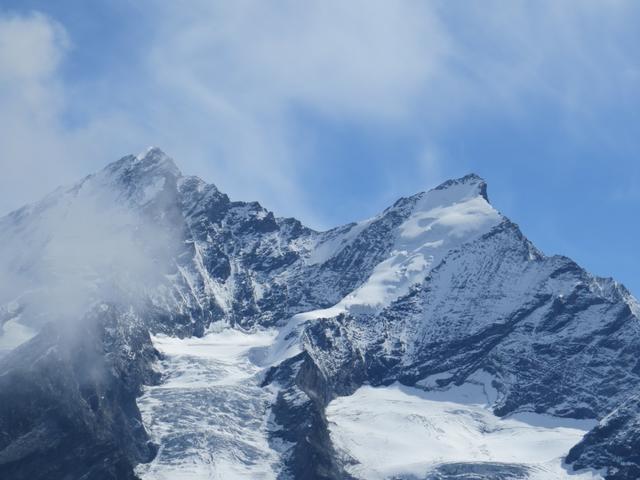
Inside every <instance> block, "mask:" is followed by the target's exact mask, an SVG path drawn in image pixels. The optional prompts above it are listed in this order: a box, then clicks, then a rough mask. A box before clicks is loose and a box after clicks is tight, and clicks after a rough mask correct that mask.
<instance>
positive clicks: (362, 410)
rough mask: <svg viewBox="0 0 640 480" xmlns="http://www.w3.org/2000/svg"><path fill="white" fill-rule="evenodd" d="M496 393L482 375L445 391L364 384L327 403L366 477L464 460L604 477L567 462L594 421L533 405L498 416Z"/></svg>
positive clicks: (535, 475) (558, 479) (337, 433)
mask: <svg viewBox="0 0 640 480" xmlns="http://www.w3.org/2000/svg"><path fill="white" fill-rule="evenodd" d="M479 380H482V379H479ZM492 395H493V393H492V392H489V391H487V390H486V385H484V384H483V382H482V381H478V382H474V383H472V384H465V385H462V386H460V387H454V388H451V389H449V390H446V391H440V392H438V391H436V392H425V391H423V390H420V389H417V388H411V387H406V386H402V385H400V384H394V385H391V386H389V387H380V388H373V387H371V386H364V387H361V388H360V389H358V390H357V391H356V392H355V393H354V394H353V395H351V396H349V397H339V398H337V399H335V400H334V401H332V402H331V403H330V404H329V406H328V408H327V418H328V420H329V422H330V431H331V439H332V441H333V442H334V445H335V446H336V447H337V449H338V450H339V451H340V452H341V453H343V454H344V455H345V456H346V457H347V458H350V459H351V460H352V464H351V465H349V466H348V468H347V469H348V471H349V473H351V474H352V475H354V476H355V477H357V478H363V479H371V480H373V479H386V478H391V477H393V478H410V477H411V476H412V475H414V476H417V478H422V477H423V476H424V475H425V474H427V473H429V472H430V471H433V470H434V469H436V468H438V467H441V466H442V465H447V464H460V463H470V464H471V463H472V464H478V463H481V464H484V465H495V468H501V465H502V466H507V465H510V466H513V465H517V466H519V467H522V468H523V469H524V470H525V471H526V472H527V475H528V478H530V479H535V480H549V479H554V480H563V479H566V480H569V479H573V480H598V479H601V478H602V477H601V476H599V475H598V474H597V473H595V472H590V471H589V472H569V471H567V470H565V468H563V463H562V462H563V458H564V456H565V455H566V454H567V453H568V451H569V449H570V448H571V447H572V446H573V445H575V444H576V443H578V442H579V441H580V439H581V438H582V437H583V436H584V434H585V433H586V432H587V430H588V429H589V428H591V427H592V426H593V422H590V421H580V420H571V419H561V418H556V417H551V416H548V415H537V414H533V413H522V414H517V415H513V416H511V417H508V418H499V417H496V416H495V415H494V414H493V413H492V411H491V410H490V408H489V402H490V401H491V399H492ZM411 478H413V477H411Z"/></svg>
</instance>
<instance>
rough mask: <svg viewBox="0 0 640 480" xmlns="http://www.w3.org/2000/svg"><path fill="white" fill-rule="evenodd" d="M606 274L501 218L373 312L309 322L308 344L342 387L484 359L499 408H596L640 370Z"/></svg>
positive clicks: (459, 373)
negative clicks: (539, 245)
mask: <svg viewBox="0 0 640 480" xmlns="http://www.w3.org/2000/svg"><path fill="white" fill-rule="evenodd" d="M609 283H610V282H607V281H606V280H601V279H597V278H594V277H591V276H590V275H588V274H587V273H586V272H584V271H583V270H582V269H581V268H580V267H578V266H577V265H576V264H575V263H574V262H572V261H571V260H569V259H567V258H564V257H544V256H542V255H541V254H540V253H539V252H538V251H536V250H535V248H533V246H532V245H531V244H530V243H529V242H528V241H527V240H526V239H525V238H524V237H523V236H522V234H521V233H520V232H519V230H518V228H517V227H516V226H515V225H513V224H512V223H510V222H508V221H504V222H503V223H502V224H500V225H499V226H497V227H495V228H494V229H492V230H491V232H489V233H487V234H486V235H484V236H482V237H481V238H479V239H477V240H475V241H473V242H472V243H469V244H466V245H465V246H464V248H460V249H455V250H452V251H450V252H449V254H448V256H447V257H445V259H444V260H443V262H442V263H441V264H439V265H438V266H437V267H436V268H434V269H433V270H432V271H431V273H430V274H429V276H428V277H427V278H426V279H425V281H424V282H423V283H421V284H419V285H416V286H414V287H413V289H412V291H411V292H410V293H409V294H407V295H406V296H403V297H401V298H399V299H398V300H396V301H395V302H394V303H392V304H391V305H390V306H389V307H387V308H385V309H384V310H383V311H381V312H380V313H379V314H377V315H373V316H371V315H360V316H358V315H342V316H340V317H337V318H335V319H332V320H330V321H323V322H318V323H316V324H314V325H313V326H312V327H310V329H309V331H308V334H307V336H306V338H307V348H308V350H309V351H310V352H312V355H313V356H314V358H316V360H317V363H318V364H319V366H320V368H321V369H322V371H323V372H324V373H325V375H326V377H327V378H329V379H331V381H333V382H334V383H335V385H336V387H335V390H336V391H337V392H338V393H341V394H344V393H350V392H349V388H350V387H352V386H357V385H359V384H361V383H362V381H363V380H364V379H366V380H368V381H370V382H373V383H376V384H384V383H390V382H392V381H395V380H402V381H403V383H406V384H414V383H415V382H417V381H419V380H422V379H424V378H425V377H428V376H432V375H438V377H439V378H438V380H437V385H438V386H440V387H442V386H445V385H447V384H449V383H455V384H460V383H462V382H463V381H464V380H465V379H466V378H467V377H468V376H469V375H470V374H472V373H474V372H475V371H477V370H479V369H483V370H486V371H487V372H490V373H491V374H492V375H493V376H494V382H495V386H496V387H497V388H498V390H499V392H500V393H501V396H500V399H499V400H498V402H497V404H496V405H495V408H496V412H497V413H499V414H500V415H505V414H508V413H511V412H513V411H515V410H523V409H526V410H532V411H539V412H547V413H550V414H553V415H557V416H566V417H572V418H601V417H602V416H604V415H605V414H606V413H607V412H609V411H611V410H612V409H613V408H615V406H617V405H619V404H620V403H621V402H622V401H623V400H624V399H625V398H626V397H627V396H629V395H630V394H631V393H632V392H633V391H634V390H636V389H637V385H638V384H639V380H640V378H639V375H640V370H639V368H638V358H640V356H639V354H640V338H638V337H637V336H636V335H630V332H635V331H636V329H637V322H638V318H637V317H636V316H635V315H634V314H633V313H632V311H631V308H630V306H629V305H628V304H627V303H626V302H625V301H624V297H623V295H624V292H623V291H622V290H618V289H616V288H611V286H610V285H609ZM345 376H347V377H351V378H345ZM586 385H588V388H585V386H586ZM345 389H346V391H345Z"/></svg>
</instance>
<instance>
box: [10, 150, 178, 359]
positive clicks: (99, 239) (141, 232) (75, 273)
mask: <svg viewBox="0 0 640 480" xmlns="http://www.w3.org/2000/svg"><path fill="white" fill-rule="evenodd" d="M178 175H179V172H178V171H177V168H176V167H175V165H173V163H172V161H171V160H170V159H169V158H168V157H167V156H166V155H165V154H163V153H162V152H160V151H159V150H157V149H150V150H149V151H148V152H147V153H146V154H143V155H138V156H128V157H124V158H123V159H121V160H120V161H118V162H115V163H113V164H111V165H109V166H108V167H106V168H105V169H104V170H102V171H100V172H98V173H97V174H95V175H91V176H88V177H85V178H84V179H83V180H82V181H80V182H78V183H77V184H75V185H73V186H71V187H61V188H58V189H57V190H55V191H54V192H52V193H51V194H49V195H48V196H46V197H45V198H44V199H42V200H41V201H39V202H37V203H35V204H32V205H28V206H25V207H23V208H21V209H19V210H16V211H14V212H12V213H10V214H9V215H7V216H5V217H4V218H2V219H0V326H1V327H2V330H0V354H2V352H3V351H7V350H10V349H12V348H14V347H15V346H17V345H19V344H20V343H23V342H24V341H26V340H28V339H29V338H30V337H32V336H33V335H34V334H35V333H37V331H38V330H39V329H40V328H41V327H42V326H43V325H44V324H46V323H49V322H53V323H55V324H56V325H59V326H65V327H72V328H73V327H74V326H75V323H76V322H77V321H78V319H80V318H82V316H83V314H85V313H86V312H87V311H88V310H90V309H91V308H92V307H94V306H95V305H97V304H99V303H102V302H108V303H114V304H119V305H130V306H140V305H141V302H143V301H144V299H145V298H147V297H148V296H149V295H152V292H153V291H154V290H156V289H158V288H161V286H162V285H163V282H164V278H165V275H166V274H168V273H170V270H171V265H170V259H171V258H173V254H174V252H175V250H176V246H177V245H178V243H177V242H178V239H179V234H180V228H179V227H180V225H174V224H173V223H172V222H175V221H176V220H175V218H172V215H171V211H172V206H173V204H174V202H175V196H174V192H175V182H176V178H177V176H178ZM172 184H173V185H172ZM176 208H177V207H176Z"/></svg>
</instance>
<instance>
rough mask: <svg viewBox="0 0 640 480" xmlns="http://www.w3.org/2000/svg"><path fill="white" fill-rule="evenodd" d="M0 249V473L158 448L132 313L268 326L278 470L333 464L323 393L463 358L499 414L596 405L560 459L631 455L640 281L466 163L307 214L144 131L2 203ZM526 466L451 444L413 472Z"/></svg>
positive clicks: (449, 371)
mask: <svg viewBox="0 0 640 480" xmlns="http://www.w3.org/2000/svg"><path fill="white" fill-rule="evenodd" d="M69 242H71V243H72V244H74V245H83V246H84V247H83V248H80V247H78V248H76V249H75V250H74V251H73V252H72V253H73V254H72V255H69V254H68V252H67V250H66V249H65V245H68V244H69ZM0 261H1V263H2V272H0V273H1V274H2V275H0V281H2V280H3V276H5V277H7V278H9V279H11V282H10V284H9V283H8V284H7V285H8V287H10V288H6V289H4V290H5V291H3V292H0V326H1V327H2V328H3V331H4V332H5V335H4V336H2V335H0V474H3V478H5V477H6V478H52V477H56V478H88V479H91V478H133V477H134V474H133V470H132V467H133V466H134V465H135V464H137V463H140V462H147V461H149V460H150V459H151V457H152V456H153V455H154V454H155V447H154V446H152V445H150V443H149V440H148V437H147V434H146V432H145V431H144V428H143V427H142V424H141V423H140V413H139V411H138V408H137V406H136V402H135V399H136V396H138V395H140V393H141V387H142V385H144V384H147V385H148V384H152V383H154V382H157V381H160V379H159V376H158V374H157V373H156V372H155V370H154V367H153V365H154V362H155V360H156V359H157V358H158V352H156V351H155V350H154V348H153V346H152V343H151V338H150V336H149V332H151V333H152V334H165V335H169V336H173V337H181V338H182V337H188V336H192V335H195V336H202V335H204V334H205V333H206V331H207V329H208V328H209V327H211V325H212V324H216V325H220V324H226V325H229V326H231V327H233V328H237V329H243V330H245V331H252V330H256V329H267V328H268V329H274V330H275V331H276V333H275V334H274V336H275V335H276V334H277V339H276V341H275V342H274V344H273V345H272V346H271V347H269V348H268V349H266V351H264V352H262V353H261V355H260V358H261V360H260V363H259V365H260V367H261V368H263V370H264V378H263V379H262V381H261V385H262V387H263V388H269V389H271V390H273V391H276V392H277V393H276V394H275V396H274V398H275V401H274V405H273V406H272V408H271V410H270V412H269V415H271V417H272V418H273V419H274V421H275V423H276V424H277V425H279V428H276V429H273V431H270V435H271V438H272V440H273V444H274V445H288V447H287V449H286V451H283V452H280V453H279V454H281V456H282V463H283V468H282V472H284V473H283V474H282V478H309V479H311V478H349V474H348V473H347V471H346V470H345V468H344V466H345V465H344V461H343V460H344V459H343V458H341V456H340V454H339V452H337V451H336V449H335V448H334V446H333V445H332V441H331V438H330V435H329V432H328V422H327V419H326V417H325V411H324V409H325V407H326V406H327V404H328V403H329V402H330V401H331V400H332V399H333V398H335V397H336V396H342V395H350V394H352V393H353V392H354V391H356V390H357V389H358V388H359V387H361V386H362V385H363V384H371V385H389V384H391V383H393V382H397V381H399V382H401V383H403V384H404V385H410V386H419V387H420V388H424V389H433V388H445V387H447V386H449V385H454V384H455V385H461V384H462V383H464V382H465V381H466V380H467V379H468V378H469V377H470V376H472V375H474V374H476V373H477V372H480V371H484V372H487V373H488V374H489V375H490V376H491V378H492V383H493V387H494V388H496V389H497V391H498V398H497V400H496V401H495V403H494V404H493V405H492V407H493V409H494V411H495V413H496V414H498V415H501V416H502V415H506V414H509V413H512V412H516V411H534V412H539V413H547V414H551V415H555V416H559V417H570V418H590V419H596V420H602V421H601V423H600V425H599V426H598V427H596V428H595V429H594V430H593V431H592V432H590V433H589V434H588V435H587V436H586V437H585V438H584V440H583V441H582V442H581V443H580V444H579V445H578V446H576V447H575V448H574V449H573V450H572V452H571V454H570V455H569V457H568V461H570V462H574V466H575V467H576V468H586V467H591V468H608V469H609V477H607V478H612V479H623V478H635V476H637V468H638V464H639V463H640V462H638V460H637V459H636V457H635V454H634V453H633V452H634V451H635V450H636V448H635V447H636V444H637V441H636V437H637V436H638V431H640V430H639V429H638V428H637V418H638V417H637V414H636V412H637V397H636V396H634V395H636V394H637V392H638V389H637V385H638V380H640V378H639V376H640V367H639V364H638V358H640V355H639V354H640V332H639V330H638V321H639V316H640V308H639V307H638V304H637V302H636V301H635V299H633V297H632V296H631V295H630V294H629V293H628V292H627V291H626V290H625V289H624V287H622V286H620V285H619V284H617V283H615V282H613V281H611V280H606V279H600V278H596V277H593V276H591V275H589V274H588V273H587V272H585V271H584V270H582V269H581V268H580V267H579V266H578V265H576V264H575V263H574V262H572V261H571V260H569V259H567V258H565V257H558V256H554V257H547V256H545V255H543V254H542V253H541V252H539V251H538V250H537V249H536V248H535V247H534V246H533V245H532V244H531V243H530V242H529V241H528V240H527V239H526V238H525V237H524V236H523V235H522V233H521V232H520V230H519V229H518V227H517V226H516V225H515V224H513V223H512V222H511V221H509V220H508V219H506V218H505V217H503V216H502V215H501V214H500V213H499V212H498V211H497V210H495V209H494V208H493V207H492V206H491V204H490V203H489V200H488V196H487V187H486V184H485V183H484V181H483V180H482V179H480V178H479V177H477V176H475V175H469V176H466V177H463V178H461V179H458V180H452V181H449V182H446V183H444V184H442V185H441V186H440V187H438V188H436V189H434V190H431V191H429V192H424V193H420V194H417V195H414V196H412V197H408V198H403V199H400V200H398V201H397V202H396V203H395V204H394V205H392V206H391V207H389V208H388V209H386V210H385V211H383V212H382V213H380V214H379V215H377V216H375V217H374V218H371V219H369V220H365V221H362V222H358V223H353V224H349V225H345V226H342V227H338V228H335V229H332V230H329V231H327V232H316V231H314V230H312V229H310V228H307V227H305V226H304V225H302V224H301V223H300V222H299V221H297V220H295V219H287V218H277V217H275V216H274V214H273V213H271V212H269V211H268V210H266V209H264V208H263V207H262V206H260V205H259V204H258V203H255V202H251V203H245V202H238V201H232V200H230V199H229V197H228V196H227V195H225V194H224V193H222V192H220V191H219V190H218V189H217V188H216V187H215V186H214V185H210V184H206V183H205V182H203V181H202V180H200V179H198V178H196V177H185V176H182V174H181V173H180V171H179V170H178V168H177V167H176V166H175V164H174V163H173V161H172V160H171V159H170V158H169V157H167V156H166V155H165V154H164V153H162V152H161V151H160V150H158V149H150V150H149V151H148V152H146V153H145V154H143V155H139V156H127V157H124V158H122V159H121V160H119V161H117V162H115V163H113V164H111V165H109V166H107V167H106V168H105V169H104V170H102V171H101V172H98V173H96V174H94V175H91V176H88V177H86V178H85V179H83V180H82V181H81V182H79V183H78V184H76V185H74V186H72V187H70V188H61V189H58V190H57V191H55V192H53V193H52V194H51V195H49V196H47V197H46V198H45V199H43V200H42V201H40V202H38V203H36V204H34V205H32V206H27V207H24V208H22V209H20V210H18V211H16V212H14V213H12V214H10V215H8V216H7V217H5V218H3V219H0ZM61 303H62V304H64V306H65V308H61V307H60V304H61ZM59 307H60V308H59ZM87 311H89V312H90V313H89V314H87V313H86V312H87ZM50 323H53V325H55V326H47V327H45V330H43V331H42V332H41V333H40V334H39V335H37V336H35V337H34V338H33V339H32V340H31V341H29V342H27V343H23V344H22V345H21V346H19V347H17V348H15V349H13V347H14V344H12V343H11V342H9V341H8V340H7V338H8V337H9V333H11V334H12V335H13V338H14V339H18V340H17V341H16V342H14V343H15V344H17V343H20V342H22V341H23V340H24V339H25V338H28V337H29V336H32V335H34V334H35V333H37V332H38V331H39V330H40V329H42V328H43V326H44V325H49V324H50ZM60 325H66V326H67V327H68V326H69V325H72V326H73V328H72V329H69V328H66V327H65V328H60ZM76 330H80V331H81V332H84V333H83V335H77V334H75V335H71V334H70V333H69V332H71V331H76ZM3 342H4V343H3ZM3 346H4V347H3ZM9 350H11V351H10V352H9V353H8V354H6V353H5V354H4V355H5V356H4V357H2V355H3V352H6V351H9ZM87 365H91V366H92V368H90V369H87V368H86V367H87ZM3 373H4V374H3ZM252 388H253V386H252ZM271 390H270V391H271ZM271 417H270V418H271ZM256 423H260V422H256ZM36 455H37V456H38V458H39V460H38V461H37V462H35V461H34V460H33V458H35V456H36ZM74 459H75V460H74ZM43 466H46V468H43ZM527 475H528V474H527V470H526V468H524V467H522V466H520V465H517V464H513V465H511V464H495V465H494V464H477V463H475V464H474V463H464V462H458V463H449V464H446V465H441V466H439V467H438V468H435V469H434V470H433V471H431V472H429V473H428V474H425V478H434V479H435V478H485V477H486V478H527ZM483 476H484V477H483ZM402 478H405V477H402ZM407 478H408V477H407Z"/></svg>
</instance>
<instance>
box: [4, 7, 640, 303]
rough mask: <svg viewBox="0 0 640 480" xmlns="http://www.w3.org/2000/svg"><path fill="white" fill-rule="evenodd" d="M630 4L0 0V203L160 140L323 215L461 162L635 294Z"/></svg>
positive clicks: (191, 162) (366, 208)
mask: <svg viewBox="0 0 640 480" xmlns="http://www.w3.org/2000/svg"><path fill="white" fill-rule="evenodd" d="M638 25H640V3H638V2H634V1H608V2H600V1H590V0H581V1H578V0H576V1H564V2H556V1H543V0H540V1H535V2H534V1H531V2H524V1H519V2H518V1H515V2H504V1H483V2H480V1H477V2H445V1H442V2H438V1H432V2H413V1H406V2H403V1H398V2H386V1H382V0H380V1H377V0H369V1H364V0H362V1H360V0H357V1H356V0H354V1H352V2H338V1H325V2H319V1H318V2H315V1H314V2H295V1H278V2H273V3H268V4H267V2H258V1H243V0H238V1H234V2H214V1H204V0H192V1H188V2H164V1H159V0H140V1H133V0H130V1H125V0H110V1H99V0H98V1H93V2H85V1H80V0H77V1H70V0H57V1H55V2H51V1H37V0H19V1H14V0H0V103H1V104H2V108H1V109H0V162H2V168H3V173H4V174H3V175H2V176H1V178H0V211H2V212H7V211H9V210H11V209H13V208H16V207H18V206H20V205H22V204H24V203H27V202H30V201H33V200H34V199H36V198H39V197H40V196H42V195H43V194H45V193H46V192H48V191H50V190H52V189H53V188H55V187H56V186H57V185H59V184H62V183H69V182H72V181H74V180H75V179H77V178H79V177H81V176H83V175H85V174H87V173H89V172H92V171H94V170H96V169H98V168H100V167H101V166H103V165H104V164H106V163H108V162H109V161H112V160H114V159H117V158H119V157H121V156H123V155H124V154H127V153H130V152H133V153H137V152H139V151H141V150H143V149H144V148H145V147H146V146H148V145H157V146H160V147H161V148H162V149H164V150H165V151H166V152H167V153H169V154H170V155H172V156H173V157H174V158H175V160H176V162H177V164H178V165H179V166H180V167H181V168H182V170H183V171H184V172H185V173H188V174H196V175H199V176H201V177H203V178H204V179H206V180H208V181H210V182H213V183H216V184H217V185H218V186H219V188H220V189H222V190H223V191H226V192H227V193H229V194H230V195H231V196H232V197H234V198H237V199H244V200H252V199H257V200H259V201H261V203H263V204H264V205H265V206H267V207H268V208H270V209H273V210H274V211H275V212H276V213H277V214H280V215H292V216H297V217H299V218H301V219H302V220H303V221H305V222H306V223H307V224H310V225H311V226H314V227H317V228H327V227H330V226H334V225H336V224H340V223H345V222H348V221H352V220H357V219H362V218H366V217H368V216H371V215H373V214H375V213H376V212H378V211H380V210H381V209H383V208H384V207H386V206H387V205H389V204H390V203H392V202H393V201H394V200H395V199H396V198H397V197H399V196H406V195H410V194H413V193H415V192H418V191H421V190H425V189H428V188H430V187H433V186H435V185H436V184H438V183H439V182H441V181H443V180H445V179H447V178H450V177H457V176H461V175H464V174H466V173H468V172H476V173H478V174H480V175H481V176H483V177H484V178H485V179H486V180H487V181H488V183H489V196H490V198H491V200H492V203H493V204H494V205H495V206H496V207H497V208H498V209H500V210H501V211H502V212H503V213H505V214H506V215H508V216H509V217H510V218H511V219H512V220H514V221H515V222H516V223H518V224H519V225H520V226H521V227H522V229H523V231H524V233H525V234H526V235H527V236H528V237H529V238H530V239H531V240H532V241H533V242H534V243H535V244H536V245H537V246H538V247H539V248H541V249H542V250H543V251H544V252H545V253H548V254H552V253H560V254H565V255H568V256H570V257H572V258H574V259H575V260H577V261H578V262H579V263H580V264H582V265H583V266H585V267H586V268H587V269H589V270H590V271H592V272H593V273H596V274H599V275H603V276H613V277H614V278H616V279H618V280H620V281H622V282H623V283H625V284H626V285H627V286H628V287H629V288H630V289H631V290H632V291H633V292H634V293H635V294H636V295H640V278H639V276H638V272H639V271H640V255H639V254H638V249H637V244H638V242H637V238H638V236H639V234H640V222H639V221H638V217H639V213H640V187H639V186H638V185H639V182H640V158H638V152H640V121H639V120H640V118H639V117H640V53H639V50H638V48H637V46H638V45H640V27H638Z"/></svg>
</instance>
